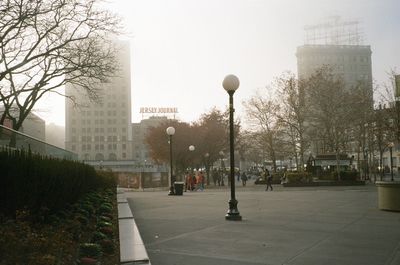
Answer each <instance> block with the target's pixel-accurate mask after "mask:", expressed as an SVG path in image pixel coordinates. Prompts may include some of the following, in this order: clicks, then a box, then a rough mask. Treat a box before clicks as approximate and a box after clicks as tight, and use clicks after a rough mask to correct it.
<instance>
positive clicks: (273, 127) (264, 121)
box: [243, 89, 281, 170]
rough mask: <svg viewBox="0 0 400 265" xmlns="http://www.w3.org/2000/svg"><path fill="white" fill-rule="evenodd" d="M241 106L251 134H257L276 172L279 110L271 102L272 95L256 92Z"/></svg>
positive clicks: (266, 92) (279, 130)
mask: <svg viewBox="0 0 400 265" xmlns="http://www.w3.org/2000/svg"><path fill="white" fill-rule="evenodd" d="M243 105H244V107H245V110H246V115H247V118H248V119H247V120H248V122H249V124H250V125H251V126H252V129H253V132H257V136H258V137H257V138H258V140H259V142H260V143H261V145H262V147H263V148H264V150H265V152H266V154H267V155H268V156H269V157H270V158H271V160H272V163H273V167H274V170H276V168H277V167H276V160H277V158H278V154H279V150H280V149H281V145H280V141H279V137H280V136H281V124H280V122H279V119H278V117H277V115H276V113H278V112H279V110H280V108H279V105H278V104H276V102H275V101H274V100H273V95H271V93H269V91H268V89H265V90H263V91H261V90H258V91H257V93H256V95H254V96H252V97H251V98H250V99H249V100H247V101H244V102H243Z"/></svg>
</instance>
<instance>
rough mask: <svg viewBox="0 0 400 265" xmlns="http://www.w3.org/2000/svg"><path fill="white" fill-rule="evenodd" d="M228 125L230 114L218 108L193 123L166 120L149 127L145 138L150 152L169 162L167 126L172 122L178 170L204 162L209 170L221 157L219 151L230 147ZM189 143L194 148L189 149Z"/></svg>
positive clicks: (175, 162)
mask: <svg viewBox="0 0 400 265" xmlns="http://www.w3.org/2000/svg"><path fill="white" fill-rule="evenodd" d="M227 125H228V123H227V115H226V114H225V113H222V112H221V111H219V110H216V109H212V110H211V111H210V112H209V113H206V114H204V115H202V117H201V118H200V119H199V121H197V122H195V123H193V124H188V123H184V122H179V121H175V120H170V121H167V122H165V123H163V124H161V125H160V126H157V127H153V128H150V129H149V132H148V134H147V136H146V142H147V144H148V147H149V151H150V156H151V157H152V159H153V160H155V161H156V162H158V163H169V159H170V158H169V144H168V141H169V136H168V135H167V133H166V129H167V128H168V127H169V126H172V127H174V128H175V135H173V136H172V148H173V163H174V171H175V174H176V175H179V174H180V173H183V172H184V171H185V170H186V169H187V168H188V167H196V168H200V167H203V166H205V167H206V169H207V170H208V168H209V166H211V165H212V164H213V163H214V162H215V161H216V160H218V159H219V158H220V157H219V152H220V151H225V152H226V151H227V150H228V130H227ZM190 145H194V146H195V150H194V151H193V152H190V151H189V146H190ZM206 153H208V157H207V156H205V154H206Z"/></svg>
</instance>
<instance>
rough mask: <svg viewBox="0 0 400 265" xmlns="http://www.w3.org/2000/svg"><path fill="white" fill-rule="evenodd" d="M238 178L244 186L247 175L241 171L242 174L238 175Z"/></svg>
mask: <svg viewBox="0 0 400 265" xmlns="http://www.w3.org/2000/svg"><path fill="white" fill-rule="evenodd" d="M240 178H241V179H242V185H243V187H244V186H246V181H247V175H246V172H244V171H243V172H242V175H241V176H240Z"/></svg>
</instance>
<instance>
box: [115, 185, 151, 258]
mask: <svg viewBox="0 0 400 265" xmlns="http://www.w3.org/2000/svg"><path fill="white" fill-rule="evenodd" d="M117 201H118V227H119V243H120V263H121V264H124V265H133V264H149V265H150V264H151V263H150V259H149V256H148V254H147V251H146V247H145V245H144V243H143V240H142V237H141V236H140V233H139V230H138V228H137V226H136V223H135V220H134V219H133V214H132V211H131V209H130V207H129V204H128V201H127V200H126V197H125V194H124V193H122V192H120V191H118V193H117Z"/></svg>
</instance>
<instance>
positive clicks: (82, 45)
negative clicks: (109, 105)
mask: <svg viewBox="0 0 400 265" xmlns="http://www.w3.org/2000/svg"><path fill="white" fill-rule="evenodd" d="M101 2H103V1H102V0H3V1H0V102H1V104H2V114H1V116H0V124H3V123H4V120H5V119H6V118H7V119H10V120H12V121H13V129H15V130H18V129H19V128H20V127H21V126H22V123H23V121H24V120H25V118H26V117H27V116H28V114H29V113H30V112H31V111H32V109H33V108H34V106H35V104H36V103H37V102H38V100H40V99H41V98H42V97H43V95H45V94H47V93H50V92H53V93H60V92H58V90H57V88H59V87H61V86H63V85H65V84H72V85H76V86H79V87H81V88H83V89H84V90H85V92H86V94H87V95H88V96H89V98H91V99H96V98H97V93H98V91H97V85H98V84H99V83H101V82H106V81H107V80H109V78H110V77H112V76H113V75H114V74H115V73H116V70H117V69H118V66H117V63H116V60H115V54H114V46H113V44H112V41H111V37H112V36H116V35H118V34H120V33H121V30H120V26H119V25H120V20H119V19H118V18H117V17H116V16H115V15H113V14H111V13H109V12H108V11H105V10H102V9H100V7H99V5H100V4H101ZM71 100H74V98H71Z"/></svg>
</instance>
